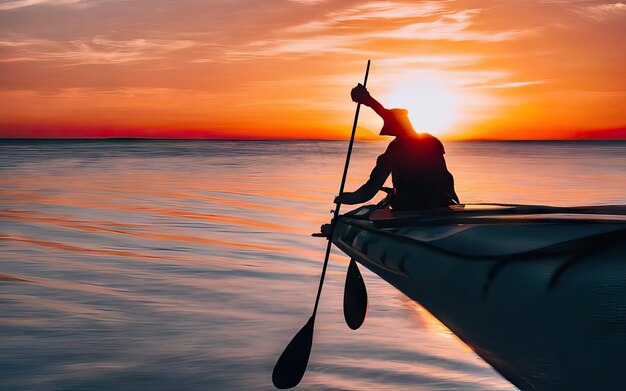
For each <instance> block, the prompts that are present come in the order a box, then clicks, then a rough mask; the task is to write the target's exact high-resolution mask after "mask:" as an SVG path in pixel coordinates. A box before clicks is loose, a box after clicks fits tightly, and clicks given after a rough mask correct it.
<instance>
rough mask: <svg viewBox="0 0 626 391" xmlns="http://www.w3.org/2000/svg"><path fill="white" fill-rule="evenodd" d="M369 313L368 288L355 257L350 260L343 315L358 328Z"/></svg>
mask: <svg viewBox="0 0 626 391" xmlns="http://www.w3.org/2000/svg"><path fill="white" fill-rule="evenodd" d="M366 314H367V289H366V288H365V282H364V281H363V277H362V276H361V272H360V271H359V267H358V266H357V264H356V262H355V261H354V259H351V260H350V266H348V273H346V286H345V288H344V290H343V317H344V318H345V319H346V323H347V324H348V327H350V328H351V329H352V330H356V329H358V328H359V327H361V325H362V324H363V321H364V320H365V315H366Z"/></svg>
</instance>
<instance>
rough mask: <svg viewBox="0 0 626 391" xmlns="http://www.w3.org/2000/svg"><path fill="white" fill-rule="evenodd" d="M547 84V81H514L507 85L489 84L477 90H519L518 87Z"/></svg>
mask: <svg viewBox="0 0 626 391" xmlns="http://www.w3.org/2000/svg"><path fill="white" fill-rule="evenodd" d="M546 83H549V81H548V80H531V81H514V82H509V83H499V84H490V85H484V86H480V87H478V88H520V87H528V86H533V85H537V84H546Z"/></svg>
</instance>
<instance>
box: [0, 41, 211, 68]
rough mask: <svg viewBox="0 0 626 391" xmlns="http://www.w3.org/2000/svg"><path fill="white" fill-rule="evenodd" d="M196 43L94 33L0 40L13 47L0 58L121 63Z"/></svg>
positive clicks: (0, 42) (164, 53)
mask: <svg viewBox="0 0 626 391" xmlns="http://www.w3.org/2000/svg"><path fill="white" fill-rule="evenodd" d="M198 45H199V44H198V43H197V42H195V41H191V40H165V39H143V38H138V39H131V40H112V39H108V38H104V37H94V38H92V39H89V40H74V41H70V42H67V43H65V42H55V41H46V40H34V39H26V40H9V39H5V40H2V41H0V46H5V47H10V48H13V49H16V52H15V53H14V55H13V56H10V55H9V56H7V55H5V56H4V57H3V58H0V62H16V61H61V62H63V64H62V65H84V64H122V63H128V62H135V61H148V60H157V59H161V58H164V57H166V55H167V54H168V53H171V52H173V51H177V50H182V49H187V48H190V47H193V46H198Z"/></svg>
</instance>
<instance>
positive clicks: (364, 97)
mask: <svg viewBox="0 0 626 391" xmlns="http://www.w3.org/2000/svg"><path fill="white" fill-rule="evenodd" d="M350 96H351V97H352V101H353V102H358V103H361V104H363V105H365V106H368V107H371V108H372V110H374V111H375V112H376V114H378V115H380V116H381V117H383V118H384V115H385V113H386V112H387V111H388V110H387V109H386V108H384V107H383V105H381V104H380V102H378V101H377V100H376V99H374V98H372V96H371V95H370V93H369V91H367V88H365V87H363V85H362V84H360V83H359V84H358V85H357V86H356V87H354V88H353V89H352V91H351V92H350Z"/></svg>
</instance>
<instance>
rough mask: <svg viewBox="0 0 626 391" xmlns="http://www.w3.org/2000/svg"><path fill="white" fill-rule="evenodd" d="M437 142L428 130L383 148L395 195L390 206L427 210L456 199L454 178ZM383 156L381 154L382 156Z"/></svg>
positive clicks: (450, 202) (441, 147) (442, 149)
mask: <svg viewBox="0 0 626 391" xmlns="http://www.w3.org/2000/svg"><path fill="white" fill-rule="evenodd" d="M444 153H445V151H444V148H443V145H442V144H441V142H440V141H439V140H438V139H437V138H435V137H433V136H431V135H430V134H428V133H420V134H415V135H411V136H409V137H403V138H398V139H396V140H394V141H392V142H391V143H390V144H389V147H388V148H387V152H386V154H388V156H389V158H388V159H389V164H390V166H391V167H390V168H391V176H392V181H393V187H394V189H395V192H396V194H395V196H394V197H392V199H391V205H392V206H393V207H394V209H427V208H436V207H442V206H448V205H451V204H452V203H454V202H453V201H456V194H455V192H454V179H453V177H452V174H450V172H449V171H448V169H447V167H446V161H445V159H444V156H443V154H444ZM383 156H385V155H383Z"/></svg>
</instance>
